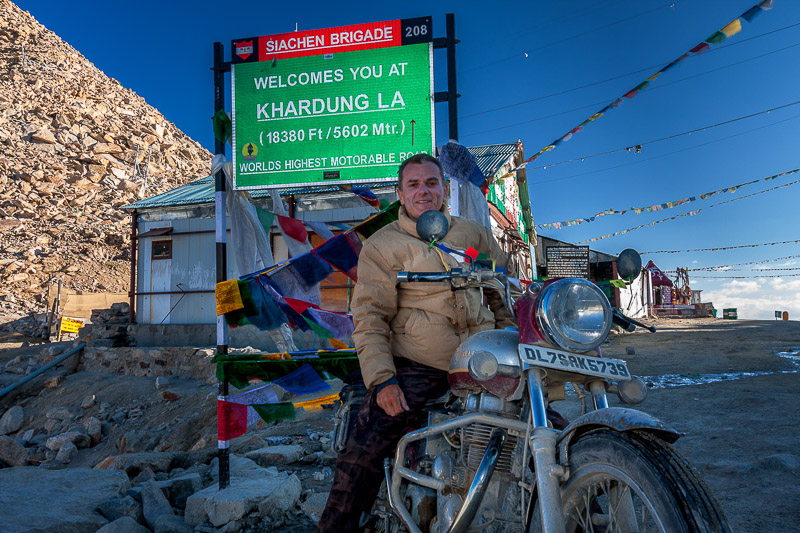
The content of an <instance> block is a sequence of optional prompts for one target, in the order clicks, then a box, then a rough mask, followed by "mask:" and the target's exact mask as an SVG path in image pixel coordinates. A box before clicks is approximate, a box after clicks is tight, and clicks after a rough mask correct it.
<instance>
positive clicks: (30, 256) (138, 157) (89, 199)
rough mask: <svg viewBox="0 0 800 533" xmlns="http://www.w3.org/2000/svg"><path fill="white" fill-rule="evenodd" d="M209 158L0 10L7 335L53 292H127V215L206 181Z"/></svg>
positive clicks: (0, 264)
mask: <svg viewBox="0 0 800 533" xmlns="http://www.w3.org/2000/svg"><path fill="white" fill-rule="evenodd" d="M210 160H211V154H209V152H208V151H207V150H205V149H204V148H202V147H201V146H200V145H199V144H198V143H197V142H196V141H194V140H192V139H190V138H189V137H187V136H186V135H185V134H184V133H182V132H181V131H180V130H179V129H178V128H177V127H175V125H174V124H172V123H171V122H169V121H168V120H167V119H166V118H165V117H164V116H163V115H162V114H161V113H159V112H158V110H156V109H154V108H153V107H151V106H149V105H148V104H147V102H145V100H144V99H143V98H142V97H140V96H138V95H137V94H136V93H134V92H133V91H131V90H130V89H126V88H125V87H123V86H122V85H120V84H119V82H117V81H116V80H114V79H112V78H109V77H108V76H106V75H105V74H103V72H102V71H101V70H99V69H98V68H97V67H95V66H94V65H93V64H92V63H91V62H90V61H88V60H87V59H86V58H85V57H83V56H82V55H81V54H80V53H79V52H78V51H77V50H75V49H74V48H72V47H71V46H70V45H69V44H67V43H65V42H64V41H63V40H61V39H60V38H59V37H58V36H57V35H55V34H54V33H53V32H51V31H49V30H48V29H47V28H45V27H44V26H42V25H41V24H39V23H38V22H37V21H36V20H35V19H34V18H33V17H32V16H31V15H30V13H28V12H27V11H22V10H21V9H20V8H19V7H17V6H16V5H15V4H13V3H12V2H10V1H9V0H0V328H2V327H3V326H2V324H6V325H7V326H6V328H7V329H8V328H9V326H8V324H9V323H11V322H13V321H14V320H16V319H19V318H20V317H24V316H29V315H31V314H32V313H35V312H41V311H44V306H45V301H44V295H45V293H46V291H47V287H48V285H49V284H52V283H55V282H56V280H58V279H61V280H62V281H63V284H64V287H67V288H71V289H75V290H81V291H93V292H126V291H127V290H128V284H129V278H130V274H129V268H130V267H129V262H128V261H129V241H130V238H129V235H130V221H129V217H128V215H127V213H126V212H125V211H123V210H122V209H120V207H121V206H123V205H126V204H128V203H131V202H132V201H135V200H136V199H139V198H144V197H147V196H152V195H154V194H157V193H160V192H163V191H165V190H168V189H171V188H174V187H176V186H178V185H182V184H184V183H186V182H188V181H191V180H193V179H196V178H198V177H202V176H204V175H207V174H208V172H209V165H210Z"/></svg>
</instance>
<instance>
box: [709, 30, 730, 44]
mask: <svg viewBox="0 0 800 533" xmlns="http://www.w3.org/2000/svg"><path fill="white" fill-rule="evenodd" d="M727 38H728V36H727V35H725V34H724V33H722V32H721V31H718V32H716V33H714V34H712V35H711V36H710V37H709V38H708V39H706V42H707V43H708V44H719V43H721V42H722V41H724V40H725V39H727Z"/></svg>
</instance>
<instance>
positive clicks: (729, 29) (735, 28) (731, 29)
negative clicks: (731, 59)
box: [719, 19, 742, 38]
mask: <svg viewBox="0 0 800 533" xmlns="http://www.w3.org/2000/svg"><path fill="white" fill-rule="evenodd" d="M719 31H721V32H722V33H724V34H725V36H726V37H728V38H731V37H733V36H734V35H736V34H737V33H739V32H740V31H742V21H741V20H739V19H733V20H732V21H731V22H729V23H728V25H727V26H725V27H724V28H722V29H721V30H719Z"/></svg>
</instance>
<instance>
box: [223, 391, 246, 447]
mask: <svg viewBox="0 0 800 533" xmlns="http://www.w3.org/2000/svg"><path fill="white" fill-rule="evenodd" d="M245 433H247V406H246V405H242V404H238V403H232V402H226V401H224V400H217V439H218V440H223V441H227V440H231V439H235V438H236V437H241V436H242V435H244V434H245Z"/></svg>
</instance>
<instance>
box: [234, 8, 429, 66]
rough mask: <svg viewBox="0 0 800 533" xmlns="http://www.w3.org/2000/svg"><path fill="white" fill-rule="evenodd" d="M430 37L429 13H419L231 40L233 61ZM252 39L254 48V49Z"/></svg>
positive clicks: (379, 45)
mask: <svg viewBox="0 0 800 533" xmlns="http://www.w3.org/2000/svg"><path fill="white" fill-rule="evenodd" d="M432 40H433V25H432V21H431V17H420V18H414V19H403V20H389V21H385V22H369V23H367V24H354V25H351V26H339V27H336V28H324V29H321V30H306V31H296V32H289V33H279V34H276V35H264V36H261V37H247V38H244V39H238V40H234V41H233V43H232V44H233V46H232V54H231V55H232V58H231V59H232V61H233V63H243V62H250V61H271V60H273V59H285V58H289V57H302V56H314V55H322V54H334V53H342V52H352V51H354V50H371V49H373V48H387V47H390V46H400V45H404V44H416V43H420V42H429V41H432ZM254 41H255V43H256V49H255V50H253V42H254ZM253 52H255V53H253Z"/></svg>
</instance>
